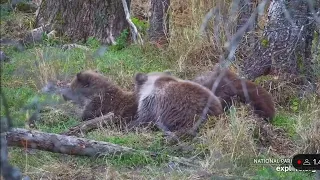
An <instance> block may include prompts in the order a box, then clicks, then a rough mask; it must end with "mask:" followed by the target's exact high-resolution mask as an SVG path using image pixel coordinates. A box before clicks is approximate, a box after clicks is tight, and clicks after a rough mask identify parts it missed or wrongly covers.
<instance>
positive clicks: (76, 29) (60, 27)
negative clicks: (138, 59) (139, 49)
mask: <svg viewBox="0 0 320 180" xmlns="http://www.w3.org/2000/svg"><path fill="white" fill-rule="evenodd" d="M126 2H127V4H128V6H130V2H131V0H126ZM129 9H130V7H129ZM44 24H52V25H53V26H54V28H53V29H55V30H57V31H58V32H60V33H61V34H63V35H67V36H68V37H69V38H71V39H72V40H75V41H79V40H84V41H86V40H87V38H88V37H90V36H93V37H96V38H97V39H99V40H100V41H101V42H103V43H108V44H111V43H114V42H115V40H116V38H117V37H118V36H119V35H120V33H121V32H122V31H123V30H124V29H126V28H128V27H129V26H128V22H127V20H126V17H125V13H124V9H123V5H122V2H121V0H115V1H113V0H96V1H90V0H82V1H65V0H43V1H42V3H41V5H40V8H39V10H38V13H37V17H36V26H37V27H38V26H41V25H44Z"/></svg>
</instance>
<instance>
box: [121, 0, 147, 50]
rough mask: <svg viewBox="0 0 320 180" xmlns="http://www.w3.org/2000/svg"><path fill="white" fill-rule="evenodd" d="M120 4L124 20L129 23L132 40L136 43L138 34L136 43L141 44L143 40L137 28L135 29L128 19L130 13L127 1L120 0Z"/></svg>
mask: <svg viewBox="0 0 320 180" xmlns="http://www.w3.org/2000/svg"><path fill="white" fill-rule="evenodd" d="M122 5H123V9H124V13H125V14H126V20H127V21H128V23H129V25H130V29H131V35H132V40H133V42H134V43H137V36H138V38H139V41H138V43H139V44H143V40H142V38H141V36H140V34H139V32H138V30H137V27H136V26H135V25H134V24H133V22H132V21H131V19H130V13H129V9H128V4H127V1H126V0H122Z"/></svg>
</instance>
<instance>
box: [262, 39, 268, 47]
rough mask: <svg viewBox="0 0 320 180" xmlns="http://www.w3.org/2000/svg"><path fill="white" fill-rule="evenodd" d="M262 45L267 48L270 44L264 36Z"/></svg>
mask: <svg viewBox="0 0 320 180" xmlns="http://www.w3.org/2000/svg"><path fill="white" fill-rule="evenodd" d="M261 45H262V46H263V47H265V48H267V47H268V45H269V41H268V40H267V39H265V38H264V39H262V40H261Z"/></svg>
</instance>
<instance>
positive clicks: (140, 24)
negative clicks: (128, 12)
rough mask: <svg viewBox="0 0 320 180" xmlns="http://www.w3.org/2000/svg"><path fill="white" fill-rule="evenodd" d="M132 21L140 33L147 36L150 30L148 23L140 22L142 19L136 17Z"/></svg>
mask: <svg viewBox="0 0 320 180" xmlns="http://www.w3.org/2000/svg"><path fill="white" fill-rule="evenodd" d="M131 21H132V22H133V24H134V25H135V26H136V27H137V29H138V32H139V33H140V34H142V35H146V34H147V30H148V28H149V23H148V22H147V21H143V20H140V19H138V18H136V17H132V18H131Z"/></svg>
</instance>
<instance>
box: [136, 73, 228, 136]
mask: <svg viewBox="0 0 320 180" xmlns="http://www.w3.org/2000/svg"><path fill="white" fill-rule="evenodd" d="M135 88H136V89H135V91H136V94H137V100H138V101H139V105H138V111H137V120H136V121H135V123H136V124H143V123H150V122H152V123H155V124H156V125H157V127H159V128H160V129H162V130H164V131H166V132H173V131H176V132H177V131H178V132H177V133H178V134H177V135H178V136H180V135H183V134H184V133H190V131H188V130H193V131H191V133H195V132H194V131H196V130H197V129H198V126H199V125H200V124H202V123H203V122H204V121H205V120H206V119H207V115H220V114H222V113H223V109H222V106H221V103H220V101H219V99H218V98H217V97H216V96H215V95H214V94H213V93H212V92H210V90H208V89H207V88H205V87H203V86H201V85H199V84H197V83H194V82H191V81H186V80H181V79H178V78H175V77H173V76H171V75H169V74H168V73H156V72H154V73H149V74H143V73H138V74H136V76H135ZM207 103H208V113H207V114H205V115H204V116H205V118H203V120H201V121H198V119H197V118H196V116H201V115H202V113H203V110H204V108H205V107H206V106H207ZM199 122H201V123H200V124H198V123H199ZM195 123H197V125H194V124H195ZM191 128H193V129H191ZM187 131H188V132H187Z"/></svg>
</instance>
